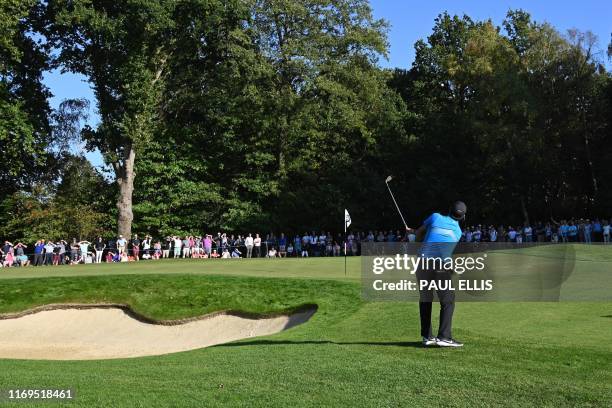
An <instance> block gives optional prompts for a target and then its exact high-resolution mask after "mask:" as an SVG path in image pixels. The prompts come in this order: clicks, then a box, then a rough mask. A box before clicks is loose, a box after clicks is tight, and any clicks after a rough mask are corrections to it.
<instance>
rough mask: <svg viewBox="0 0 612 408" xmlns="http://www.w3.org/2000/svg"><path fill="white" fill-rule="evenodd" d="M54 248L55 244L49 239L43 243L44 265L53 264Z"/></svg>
mask: <svg viewBox="0 0 612 408" xmlns="http://www.w3.org/2000/svg"><path fill="white" fill-rule="evenodd" d="M54 249H55V244H54V243H53V242H51V241H47V243H46V244H45V262H44V264H45V265H51V264H53V250H54Z"/></svg>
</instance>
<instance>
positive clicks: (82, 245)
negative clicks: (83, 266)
mask: <svg viewBox="0 0 612 408" xmlns="http://www.w3.org/2000/svg"><path fill="white" fill-rule="evenodd" d="M90 245H91V242H89V241H81V242H79V250H80V251H81V262H82V263H85V261H86V260H87V255H88V253H89V246H90Z"/></svg>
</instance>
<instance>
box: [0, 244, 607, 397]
mask: <svg viewBox="0 0 612 408" xmlns="http://www.w3.org/2000/svg"><path fill="white" fill-rule="evenodd" d="M588 255H589V254H582V256H585V257H586V256H588ZM7 272H8V273H7ZM44 275H46V276H47V277H44V278H43V277H42V276H44ZM83 275H99V276H83ZM0 276H2V278H4V279H0V312H2V313H6V312H15V311H19V310H25V309H27V308H30V307H34V306H40V305H43V304H49V303H64V302H78V303H84V302H89V303H93V302H116V303H126V304H129V305H130V306H131V307H132V308H134V310H136V311H137V312H138V313H141V314H144V315H145V316H148V317H151V318H155V319H177V318H183V317H191V316H197V315H201V314H204V313H208V312H211V311H216V310H228V309H231V310H241V311H245V312H253V313H259V314H266V313H276V312H287V311H291V310H294V309H295V308H297V307H299V306H301V305H304V304H310V303H315V304H317V305H318V306H319V309H318V311H317V313H316V314H315V315H314V316H313V318H312V319H311V320H310V321H309V322H308V323H306V324H304V325H301V326H298V327H295V328H292V329H290V330H288V331H286V332H282V333H279V334H276V335H273V336H267V337H263V338H254V339H248V340H243V341H239V342H235V343H229V344H224V345H218V346H214V347H210V348H206V349H200V350H194V351H188V352H182V353H176V354H169V355H165V356H158V357H144V358H135V359H124V360H105V361H54V362H49V361H27V360H0V384H1V386H0V388H2V389H7V388H9V387H18V388H21V389H23V388H42V387H44V388H72V389H74V390H75V393H76V399H75V401H73V402H71V403H66V404H53V406H62V405H65V406H84V407H85V406H86V407H94V406H100V407H124V406H136V407H160V406H162V407H163V406H168V407H177V406H193V407H204V406H205V407H210V406H222V405H224V406H262V407H264V406H266V407H267V406H313V407H315V406H316V407H320V406H345V405H347V406H348V405H350V406H374V407H380V406H425V405H429V406H449V407H463V406H478V407H490V406H525V407H527V406H550V407H559V406H589V407H607V406H612V388H611V384H612V345H611V344H612V343H611V342H610V340H611V339H612V303H605V302H600V303H458V304H457V309H456V315H455V316H456V318H455V322H454V327H455V330H454V334H455V335H456V337H457V338H458V339H460V340H462V341H464V342H465V343H466V345H465V347H463V348H462V349H440V348H423V347H421V346H420V342H419V340H420V338H419V336H418V333H419V329H418V307H417V304H416V303H391V302H388V303H382V302H380V303H366V302H363V301H362V300H361V298H360V286H359V282H358V277H359V260H358V259H357V258H349V268H348V276H347V277H346V278H344V261H343V260H342V259H341V258H336V259H329V258H324V259H323V258H320V259H309V260H301V259H299V260H253V261H247V260H243V261H228V262H223V261H213V262H206V261H191V260H187V261H182V260H181V261H160V262H142V263H141V264H135V263H131V264H127V265H123V264H122V265H116V264H115V265H92V266H90V265H83V266H75V267H58V268H45V269H43V268H29V269H28V268H23V269H16V268H15V269H13V270H10V271H7V270H0ZM0 339H1V333H0ZM0 403H1V402H0ZM15 406H17V404H16V405H15ZM18 406H40V404H38V405H37V404H28V403H19V404H18Z"/></svg>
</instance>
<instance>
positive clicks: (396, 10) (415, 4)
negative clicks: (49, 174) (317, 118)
mask: <svg viewBox="0 0 612 408" xmlns="http://www.w3.org/2000/svg"><path fill="white" fill-rule="evenodd" d="M371 4H372V8H373V10H374V16H375V17H376V18H383V19H385V20H387V21H388V22H389V23H390V24H391V28H390V30H389V43H390V51H389V60H388V61H384V60H382V61H381V65H382V66H384V67H401V68H409V67H410V65H411V64H412V60H413V59H414V48H413V46H414V43H415V42H416V41H417V40H418V39H420V38H425V37H427V36H428V35H429V34H430V33H431V28H432V26H433V21H434V19H435V18H436V17H437V16H438V14H440V13H442V12H444V11H445V10H446V11H448V12H449V13H450V14H459V15H462V14H467V15H469V16H470V17H472V19H474V20H486V19H489V18H490V19H492V20H493V22H494V23H495V24H497V25H499V24H501V22H502V20H503V19H504V16H505V15H506V12H507V11H508V10H509V9H518V8H522V9H524V10H526V11H528V12H529V13H531V15H532V17H533V19H535V20H536V21H538V22H543V21H548V22H549V23H551V24H552V25H553V26H555V27H556V28H557V29H558V30H559V31H561V32H562V33H565V32H566V30H568V29H570V28H577V29H579V30H582V31H586V30H591V31H592V32H593V33H595V34H596V35H597V36H598V37H599V47H600V49H601V52H602V53H601V55H600V58H601V59H602V60H607V57H606V56H605V52H604V51H605V49H606V48H607V44H608V43H609V42H610V33H611V32H612V20H611V18H610V17H611V16H612V1H609V0H608V1H606V0H582V1H571V2H570V1H567V0H565V1H563V0H561V1H553V0H531V1H527V0H488V1H482V0H478V1H476V0H472V1H470V0H463V1H458V0H455V1H451V0H445V1H410V0H406V1H401V0H371ZM607 66H608V67H609V68H610V67H611V66H612V64H610V62H609V61H608V62H607ZM44 82H45V83H46V85H47V86H48V87H49V88H50V90H51V92H52V93H53V95H54V97H53V98H52V99H51V106H52V107H53V108H56V107H57V106H58V105H59V103H60V102H61V101H62V100H64V99H66V98H83V97H84V98H88V99H90V100H91V106H92V112H91V113H90V119H89V123H90V124H91V125H92V126H95V125H96V123H97V122H98V117H97V115H96V114H95V101H94V97H93V92H92V91H91V89H90V87H89V84H88V83H87V82H85V81H84V78H83V77H80V76H77V75H72V74H61V73H60V72H59V71H54V72H49V73H47V74H46V75H45V78H44ZM87 157H88V158H89V159H90V160H91V161H92V163H94V164H95V165H100V164H101V163H102V161H101V158H100V156H99V154H96V153H88V154H87Z"/></svg>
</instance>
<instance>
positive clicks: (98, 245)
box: [94, 237, 106, 263]
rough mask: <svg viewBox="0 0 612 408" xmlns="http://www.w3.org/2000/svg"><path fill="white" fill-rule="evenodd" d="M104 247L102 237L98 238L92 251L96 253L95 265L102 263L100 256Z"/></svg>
mask: <svg viewBox="0 0 612 408" xmlns="http://www.w3.org/2000/svg"><path fill="white" fill-rule="evenodd" d="M105 248H106V245H105V244H104V241H102V237H98V239H97V240H96V243H95V244H94V249H95V251H96V263H102V254H103V253H104V249H105Z"/></svg>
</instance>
